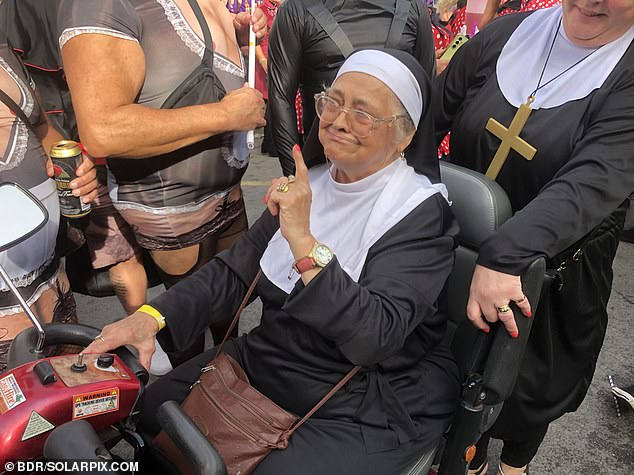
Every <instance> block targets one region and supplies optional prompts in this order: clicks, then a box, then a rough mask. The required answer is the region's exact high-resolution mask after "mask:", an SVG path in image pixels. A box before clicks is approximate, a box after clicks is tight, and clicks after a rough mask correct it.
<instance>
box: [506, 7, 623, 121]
mask: <svg viewBox="0 0 634 475" xmlns="http://www.w3.org/2000/svg"><path fill="white" fill-rule="evenodd" d="M561 18H562V7H561V6H560V5H558V6H554V7H551V8H545V9H543V10H537V11H535V12H534V13H532V14H531V15H529V16H528V17H526V18H525V19H524V20H523V21H522V23H520V25H519V26H518V27H517V28H516V30H515V31H514V32H513V34H512V35H511V37H510V38H509V40H508V41H507V42H506V44H505V45H504V48H503V49H502V52H501V53H500V57H499V58H498V61H497V67H496V74H497V80H498V84H499V86H500V90H501V91H502V94H503V95H504V97H505V98H506V100H507V101H508V102H509V103H510V104H512V105H513V106H515V107H519V106H520V105H521V104H523V103H525V102H526V99H527V98H528V96H529V95H530V94H531V93H532V92H533V90H535V88H536V87H537V83H538V82H539V76H540V74H541V72H542V69H543V68H544V62H545V61H546V55H547V53H548V50H549V48H550V45H551V44H552V41H553V37H554V35H555V34H556V32H557V28H558V26H559V22H560V20H561ZM561 32H562V33H564V32H563V26H562V27H561ZM633 38H634V26H633V27H631V28H630V29H629V30H628V31H627V32H626V33H625V34H624V35H622V36H621V37H620V38H618V39H616V40H614V41H612V42H611V43H608V44H606V45H604V46H602V47H601V48H599V49H598V50H597V51H596V52H595V53H593V54H592V55H591V56H589V57H588V58H587V59H585V60H584V61H582V62H581V63H579V64H577V65H576V66H575V67H573V68H571V69H570V70H569V71H567V72H565V73H564V74H562V75H561V76H560V77H559V78H557V79H556V80H554V81H553V82H551V83H550V84H548V85H546V86H544V87H543V88H541V89H540V90H539V91H538V92H537V94H536V96H535V101H534V102H533V103H532V104H531V109H540V108H542V109H549V108H552V107H557V106H560V105H562V104H565V103H566V102H570V101H574V100H578V99H583V98H584V97H586V96H588V94H590V93H591V92H592V91H594V90H595V89H598V88H600V87H601V86H602V85H603V83H604V81H605V80H606V78H607V77H608V76H609V75H610V73H611V72H612V70H613V69H614V67H615V66H616V65H617V63H618V62H619V61H620V60H621V58H622V57H623V55H624V54H625V51H626V50H627V48H628V47H629V46H630V43H631V42H632V39H633ZM562 42H563V45H564V46H562ZM566 43H567V44H566ZM558 46H559V48H558ZM558 49H559V51H558ZM574 49H577V50H579V54H584V51H585V52H589V51H590V50H588V49H585V48H581V47H580V46H576V45H574V44H573V43H571V42H569V40H567V39H566V37H565V33H564V34H563V38H561V37H560V38H558V39H557V41H556V43H555V46H554V48H553V52H552V55H551V60H550V61H553V60H554V59H555V58H556V57H557V56H559V55H562V54H567V55H570V54H571V52H573V53H574ZM560 59H561V58H560ZM561 62H563V63H564V64H574V62H575V60H574V59H572V58H571V59H570V61H564V60H563V59H562V61H561ZM562 70H565V67H564V68H563V69H562ZM550 77H553V75H549V77H544V80H543V81H542V84H543V83H544V82H545V81H547V80H548V79H550Z"/></svg>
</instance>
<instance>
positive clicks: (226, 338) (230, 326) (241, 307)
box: [216, 269, 262, 355]
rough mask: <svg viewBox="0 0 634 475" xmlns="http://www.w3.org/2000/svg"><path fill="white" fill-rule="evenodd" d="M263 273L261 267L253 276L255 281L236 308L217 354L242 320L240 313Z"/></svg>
mask: <svg viewBox="0 0 634 475" xmlns="http://www.w3.org/2000/svg"><path fill="white" fill-rule="evenodd" d="M261 275H262V269H259V270H258V273H257V274H255V277H254V278H253V282H251V285H250V286H249V289H248V290H247V293H246V294H245V295H244V298H243V299H242V302H240V306H239V307H238V310H236V314H235V315H234V316H233V320H232V321H231V325H229V329H228V330H227V333H226V334H225V337H224V338H223V339H222V342H220V345H218V351H217V352H216V354H217V355H219V354H220V353H221V352H222V347H223V346H225V343H226V341H227V340H228V339H229V337H230V336H231V332H233V329H234V328H235V327H236V325H237V323H238V320H240V314H241V313H242V310H244V307H246V306H247V304H248V303H249V299H250V298H251V295H252V294H253V291H254V290H255V286H256V285H258V281H259V280H260V276H261Z"/></svg>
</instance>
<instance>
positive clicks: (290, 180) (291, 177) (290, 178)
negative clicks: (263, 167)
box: [287, 175, 295, 183]
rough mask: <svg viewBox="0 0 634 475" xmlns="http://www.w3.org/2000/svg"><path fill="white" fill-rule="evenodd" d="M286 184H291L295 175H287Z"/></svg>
mask: <svg viewBox="0 0 634 475" xmlns="http://www.w3.org/2000/svg"><path fill="white" fill-rule="evenodd" d="M287 178H288V182H287V183H293V182H294V181H295V175H288V177H287Z"/></svg>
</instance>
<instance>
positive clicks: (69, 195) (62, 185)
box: [51, 144, 90, 218]
mask: <svg viewBox="0 0 634 475" xmlns="http://www.w3.org/2000/svg"><path fill="white" fill-rule="evenodd" d="M57 145H58V144H54V145H53V148H52V150H51V160H52V161H53V168H54V170H55V184H56V185H57V196H58V197H59V208H60V212H61V214H62V216H66V217H67V218H79V217H82V216H85V215H87V214H88V213H89V212H90V203H82V201H81V199H80V198H79V197H78V196H73V190H72V189H71V187H70V182H71V181H73V180H74V179H75V178H77V174H76V172H75V170H76V169H77V167H78V166H79V165H80V164H81V160H82V155H81V150H79V153H78V154H76V155H74V156H70V157H68V156H67V157H65V158H60V157H55V154H56V153H55V152H56V147H57Z"/></svg>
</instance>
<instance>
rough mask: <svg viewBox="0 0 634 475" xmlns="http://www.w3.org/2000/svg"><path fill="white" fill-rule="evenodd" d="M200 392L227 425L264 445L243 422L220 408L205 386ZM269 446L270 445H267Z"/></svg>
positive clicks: (201, 387) (202, 386)
mask: <svg viewBox="0 0 634 475" xmlns="http://www.w3.org/2000/svg"><path fill="white" fill-rule="evenodd" d="M200 390H201V392H202V394H203V396H204V398H205V399H207V401H209V402H210V403H211V404H212V405H213V406H215V407H216V410H217V411H218V414H219V415H220V417H222V418H223V419H224V420H225V421H226V422H227V423H229V424H230V425H231V426H232V427H233V428H234V429H236V430H237V431H238V432H240V433H242V434H244V435H245V436H246V437H247V438H249V439H250V440H251V441H252V442H254V443H256V444H257V445H262V444H261V443H260V440H259V437H258V435H257V434H254V433H253V432H252V431H251V430H249V429H248V428H247V427H244V426H243V424H242V422H241V421H240V420H238V419H237V418H236V417H235V416H233V415H232V414H230V413H228V412H226V411H225V410H224V408H222V407H221V406H220V404H218V403H217V402H216V401H215V400H214V398H213V397H211V396H210V395H209V393H207V390H206V389H205V386H204V385H201V386H200ZM266 445H267V446H268V444H266Z"/></svg>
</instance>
